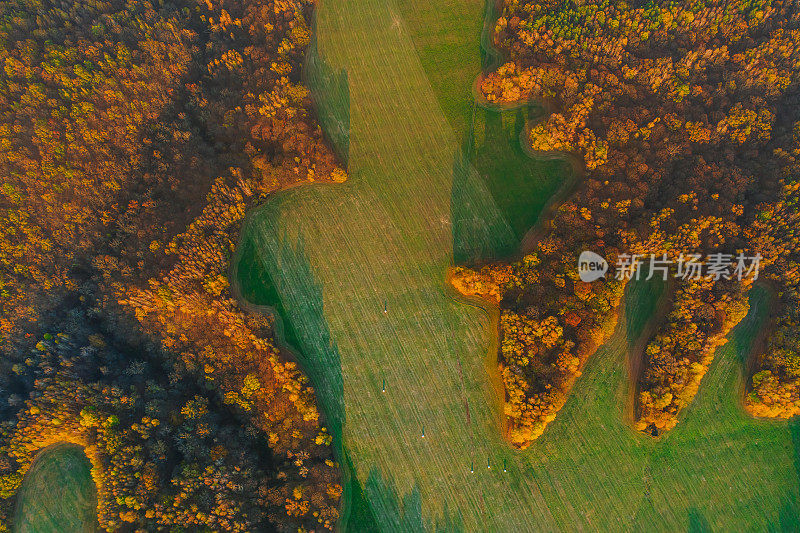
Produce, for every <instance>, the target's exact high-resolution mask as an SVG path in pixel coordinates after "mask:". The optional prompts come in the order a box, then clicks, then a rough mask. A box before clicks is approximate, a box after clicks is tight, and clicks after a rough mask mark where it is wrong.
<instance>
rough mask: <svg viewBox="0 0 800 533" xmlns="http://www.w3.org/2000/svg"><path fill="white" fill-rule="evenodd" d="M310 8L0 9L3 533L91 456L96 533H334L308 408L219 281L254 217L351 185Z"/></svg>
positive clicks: (296, 377)
mask: <svg viewBox="0 0 800 533" xmlns="http://www.w3.org/2000/svg"><path fill="white" fill-rule="evenodd" d="M311 9H312V2H311V1H310V0H269V1H266V2H255V1H252V0H228V1H226V2H224V3H223V2H222V1H218V0H203V1H195V0H176V1H167V2H149V1H146V0H108V1H103V2H100V1H95V0H78V1H74V2H57V1H50V0H44V1H38V0H10V1H8V2H2V3H0V21H1V22H0V64H2V70H0V147H1V149H0V175H1V176H2V185H0V232H2V238H1V239H0V295H1V296H2V298H1V299H0V309H1V311H0V346H1V348H0V349H1V350H2V354H3V357H2V358H1V359H0V419H2V422H1V423H0V530H3V531H6V530H8V529H9V527H11V519H12V515H13V512H14V508H15V504H16V502H15V500H16V494H17V491H18V489H19V487H20V485H21V482H22V479H23V476H24V475H25V473H26V471H27V470H28V469H29V468H30V466H31V463H32V461H33V459H34V457H35V456H36V454H37V453H38V451H39V450H41V449H42V448H45V447H47V446H49V445H52V444H57V443H65V442H66V443H73V444H77V445H79V446H81V447H83V449H84V451H85V453H86V455H87V456H88V458H89V460H90V461H91V464H92V477H93V478H94V481H95V484H96V486H97V495H98V509H97V514H98V521H99V526H100V528H101V529H103V530H108V531H118V530H123V531H134V530H138V531H141V530H149V531H153V530H161V529H170V530H191V531H198V530H225V531H261V530H279V531H290V530H291V531H298V530H315V529H316V530H320V529H333V528H334V527H335V525H336V523H337V521H338V517H339V500H340V496H341V493H342V486H341V483H342V482H341V475H340V471H339V467H338V464H337V463H336V460H335V456H334V453H333V450H332V447H331V440H332V439H331V436H330V434H329V433H328V431H327V430H326V427H325V422H324V419H323V417H322V415H321V413H320V411H319V410H318V408H317V405H316V400H315V397H314V391H313V389H312V388H311V386H310V385H309V383H308V380H307V379H306V377H305V376H303V374H302V373H301V372H300V370H299V368H298V366H297V364H296V363H295V362H294V361H293V360H292V358H291V357H290V356H289V355H288V354H287V353H286V352H284V351H283V350H282V349H281V348H280V347H279V346H278V345H277V343H276V342H275V339H274V336H273V335H274V334H273V330H272V323H271V318H269V317H263V316H261V315H253V314H248V313H246V312H245V311H244V310H243V309H242V308H241V307H240V305H239V304H238V303H237V300H236V299H235V297H234V291H233V289H232V287H231V285H230V283H229V280H228V268H229V263H230V259H231V257H232V254H233V252H234V248H235V243H236V240H237V239H238V235H239V230H240V227H241V224H242V221H243V218H244V214H245V211H246V210H247V209H248V208H249V207H251V206H253V205H255V204H257V203H259V202H261V201H263V199H264V198H265V197H266V196H267V195H268V194H270V193H272V192H274V191H277V190H279V189H282V188H285V187H289V186H292V185H295V184H298V183H308V182H313V181H335V182H341V181H344V180H345V179H346V174H345V171H344V170H343V169H342V168H341V167H340V166H339V165H338V164H337V163H336V159H335V156H334V154H333V152H332V151H331V150H330V149H329V148H328V146H327V145H326V143H325V142H324V141H323V137H322V132H321V129H320V127H319V125H318V124H317V123H316V121H315V120H314V118H313V108H312V102H311V99H310V96H309V92H308V90H307V89H306V88H304V87H303V85H302V84H301V82H300V78H301V76H300V71H301V64H302V61H303V58H304V53H305V49H306V48H307V47H308V45H309V43H310V21H311V15H312V13H311Z"/></svg>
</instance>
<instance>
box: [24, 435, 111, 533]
mask: <svg viewBox="0 0 800 533" xmlns="http://www.w3.org/2000/svg"><path fill="white" fill-rule="evenodd" d="M17 498H18V500H17V502H18V503H17V512H16V516H15V517H14V528H13V530H14V531H16V532H19V533H23V532H31V533H33V532H36V533H49V532H53V533H68V532H78V531H96V530H97V494H96V489H95V486H94V481H93V480H92V476H91V464H90V463H89V459H87V457H86V455H85V454H84V453H83V450H82V449H81V448H80V447H78V446H74V445H71V444H62V445H55V446H51V447H49V448H46V449H45V450H43V451H42V452H40V454H39V456H37V457H36V459H35V460H34V462H33V465H31V468H30V470H28V472H27V473H26V474H25V479H24V481H23V483H22V488H21V489H20V491H19V493H18V495H17Z"/></svg>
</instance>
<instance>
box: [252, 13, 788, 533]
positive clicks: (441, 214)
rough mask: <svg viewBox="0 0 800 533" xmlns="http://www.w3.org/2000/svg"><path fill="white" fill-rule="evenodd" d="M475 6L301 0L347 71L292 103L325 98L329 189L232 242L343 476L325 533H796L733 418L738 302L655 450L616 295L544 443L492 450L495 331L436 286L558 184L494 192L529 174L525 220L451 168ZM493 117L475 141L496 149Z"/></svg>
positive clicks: (769, 466)
mask: <svg viewBox="0 0 800 533" xmlns="http://www.w3.org/2000/svg"><path fill="white" fill-rule="evenodd" d="M483 7H484V6H483V4H482V3H479V2H477V1H474V0H435V1H430V0H428V1H425V2H423V1H422V0H409V1H405V2H402V3H400V4H396V3H395V2H393V1H391V0H359V1H358V2H354V1H352V0H349V1H347V0H324V1H323V2H321V3H320V4H319V6H318V11H317V47H318V53H319V54H320V55H321V56H324V63H325V65H326V68H328V69H329V70H330V72H335V73H341V72H344V73H345V74H346V76H342V75H340V74H337V77H336V79H337V80H341V79H344V78H345V77H346V80H347V87H346V93H347V94H346V98H343V97H342V86H341V83H340V82H337V83H336V84H335V86H336V88H335V90H334V91H331V90H330V89H329V88H328V87H327V86H326V85H325V84H321V85H320V87H312V90H315V92H316V93H317V94H318V96H319V97H320V98H328V97H330V98H331V103H330V107H331V108H332V109H333V111H331V112H326V115H325V118H324V119H323V124H324V125H325V126H326V127H330V124H329V123H328V124H326V121H327V122H330V121H332V120H335V121H336V123H337V131H339V132H341V131H342V128H341V126H340V125H341V124H343V123H345V122H346V124H347V129H348V134H349V135H348V139H347V153H348V159H349V172H350V181H349V182H347V183H345V184H342V185H335V186H327V185H318V186H310V187H305V188H299V189H293V190H290V191H286V192H285V193H282V194H280V195H277V196H276V197H274V198H273V199H271V200H270V201H269V202H268V203H267V204H266V205H264V206H263V207H261V208H259V209H258V210H256V211H254V212H253V213H251V215H250V217H249V219H248V223H247V224H246V226H245V230H244V232H243V243H244V245H243V246H242V247H241V250H242V253H243V255H242V257H241V258H240V259H243V260H240V261H239V273H240V278H239V279H240V281H241V282H242V285H243V287H242V289H243V290H242V292H243V294H245V295H248V296H249V297H250V298H251V299H253V300H255V301H258V302H259V303H273V304H279V305H278V308H279V310H280V311H281V313H282V315H283V318H284V322H285V324H286V325H287V328H285V330H286V331H287V333H289V332H290V335H288V338H289V339H290V340H292V341H293V342H292V344H293V345H294V346H296V347H297V348H298V349H299V352H300V357H301V360H302V362H303V365H304V368H305V370H306V371H307V372H308V374H309V375H310V377H311V379H312V381H313V383H314V386H315V389H316V390H317V393H318V396H319V400H320V403H321V404H322V406H323V409H324V411H325V413H326V415H327V417H328V419H329V423H330V425H331V429H332V430H333V432H334V434H335V435H337V437H338V442H339V444H340V445H341V449H342V453H343V457H345V458H346V459H347V460H348V462H350V463H351V466H352V468H351V469H350V471H351V472H352V473H353V475H355V477H356V479H355V480H354V482H353V483H352V484H351V486H350V493H351V498H350V499H351V500H354V501H359V502H360V503H358V504H357V505H354V506H353V509H352V511H353V512H352V513H350V516H349V519H345V523H344V524H343V526H344V527H345V528H346V529H347V530H351V531H363V530H369V529H370V528H372V527H374V526H375V525H377V526H379V528H380V529H382V530H384V531H418V530H420V529H422V528H426V529H440V530H446V531H451V530H469V531H475V530H488V531H532V530H554V529H571V530H574V529H590V530H594V529H605V530H608V529H612V530H620V529H635V530H642V531H645V530H647V531H649V530H681V529H693V530H703V529H719V530H742V529H761V530H763V529H767V528H771V529H777V530H780V529H791V528H793V527H797V522H796V520H797V519H796V517H797V515H798V512H800V509H798V500H799V499H800V494H799V493H798V471H797V469H796V463H797V462H798V461H800V458H798V455H797V454H798V452H797V451H796V450H797V449H799V448H800V444H797V443H798V442H800V431H798V430H797V429H793V427H790V426H789V425H788V424H786V423H785V422H783V423H782V422H772V421H758V420H752V419H750V418H748V417H747V416H746V415H745V414H744V413H743V411H742V410H741V408H740V394H741V385H742V376H741V368H742V366H741V359H742V358H743V357H745V355H746V353H747V351H748V349H749V340H748V339H752V336H753V334H754V332H755V331H757V329H758V328H759V327H760V323H761V321H762V320H763V317H764V308H765V307H766V305H765V298H766V297H765V295H764V294H763V293H762V292H759V291H755V292H754V294H753V299H752V302H753V311H752V312H751V314H750V315H749V316H748V318H747V319H746V320H745V322H744V323H743V324H742V325H741V326H740V327H739V328H737V330H736V331H735V332H734V333H733V334H732V336H731V342H729V343H728V344H727V345H726V346H725V347H724V348H722V349H721V350H720V352H719V355H718V357H717V360H716V362H715V363H714V365H713V366H712V368H711V370H710V371H709V373H708V374H707V375H706V377H705V379H704V382H703V387H702V389H701V392H700V393H699V394H698V397H697V399H696V401H695V402H694V404H693V405H692V406H691V407H690V408H687V409H686V410H685V413H684V416H683V417H682V421H681V423H680V424H679V426H678V427H677V428H676V429H675V430H673V431H672V432H670V433H669V434H667V435H666V436H665V437H663V438H661V439H659V440H651V439H650V438H648V437H644V436H642V435H639V434H638V433H636V432H634V431H633V430H632V429H631V428H630V426H629V425H628V424H627V422H626V421H625V419H624V416H623V411H624V406H625V404H626V400H627V398H626V396H627V394H628V375H627V366H626V357H627V350H628V346H629V344H631V343H632V342H634V340H635V338H636V337H637V334H638V332H639V331H641V329H642V328H643V327H644V322H645V321H644V320H642V317H646V316H648V315H649V314H650V313H651V312H652V310H653V309H654V307H655V302H656V296H657V294H656V293H657V292H658V291H654V290H653V288H652V287H648V286H638V287H634V288H633V289H632V290H631V291H630V294H629V296H628V298H627V307H628V310H629V313H628V315H629V316H631V317H633V319H632V320H631V322H630V323H628V321H627V320H626V319H625V317H623V318H622V319H621V320H620V324H619V326H618V328H617V331H616V332H615V334H614V336H613V337H612V339H611V340H610V341H609V342H608V343H607V344H606V345H605V346H604V347H603V348H602V349H601V350H600V351H599V352H598V353H597V354H596V355H595V356H594V357H593V358H592V359H591V360H590V362H589V363H588V364H587V367H586V369H585V371H584V374H583V376H582V377H581V378H580V379H579V380H578V383H577V384H576V386H575V389H574V392H573V394H572V396H571V398H570V400H569V401H568V402H567V404H566V405H565V407H564V408H563V409H562V411H561V412H560V413H559V415H558V418H557V419H556V420H555V422H553V423H552V424H551V425H550V426H549V427H548V429H547V431H546V432H545V434H544V435H543V436H542V437H541V438H540V439H539V440H537V441H536V442H535V443H534V444H533V445H532V446H531V447H530V448H529V449H527V450H525V451H524V452H519V451H516V450H514V449H512V448H510V447H509V446H507V445H506V444H505V442H504V441H503V440H502V438H501V433H500V427H501V423H502V413H501V404H502V402H501V398H500V392H499V391H498V390H497V388H496V386H495V384H496V383H497V376H496V368H495V366H496V365H495V360H494V358H495V356H494V354H493V353H492V350H491V347H492V346H493V340H492V337H493V335H492V334H493V331H494V328H495V327H496V326H495V324H493V323H492V321H491V320H490V317H491V314H490V313H488V312H487V311H485V310H483V309H480V308H478V307H474V306H470V305H467V304H466V303H462V302H459V301H457V300H456V299H454V297H453V292H452V291H451V290H450V289H449V288H448V287H447V285H446V284H445V273H446V270H447V268H448V267H449V266H450V265H451V264H452V263H453V260H454V257H456V258H467V259H469V258H478V257H487V256H490V255H492V254H493V253H498V252H499V251H503V250H508V249H510V248H512V247H513V246H514V245H515V243H516V242H517V239H518V236H519V234H520V228H522V227H523V225H524V223H525V222H523V219H524V217H525V216H529V217H534V218H535V215H536V209H540V207H541V205H543V204H544V202H545V201H546V197H545V195H549V194H552V191H554V190H555V189H556V188H557V185H558V179H566V178H565V177H563V176H561V177H560V178H559V177H558V176H555V175H554V173H555V169H556V168H557V167H546V166H542V165H545V164H544V163H538V164H537V163H528V164H530V165H532V166H530V167H528V169H529V171H528V173H527V174H525V173H523V172H522V171H519V174H518V175H515V176H514V178H513V179H515V180H518V181H522V182H524V181H525V180H526V179H528V178H527V177H526V176H529V177H530V179H532V180H538V182H537V183H531V184H526V186H527V187H530V188H529V189H525V193H524V194H537V197H535V198H531V199H530V203H529V204H528V205H527V206H525V205H524V203H521V202H519V201H517V198H509V199H507V200H506V201H505V202H504V201H503V194H502V193H503V190H504V185H503V184H505V183H507V182H505V181H504V177H505V176H506V170H503V169H511V170H514V169H512V168H511V167H514V165H513V164H512V163H510V162H507V161H505V160H499V161H498V160H495V159H494V158H493V157H492V156H487V157H486V159H487V160H488V162H487V164H488V165H489V167H492V166H493V165H494V167H493V168H495V169H497V170H496V172H497V174H495V175H492V176H482V175H481V174H482V173H492V172H495V171H490V170H486V168H487V167H486V166H483V167H482V165H481V163H480V150H479V149H476V151H475V152H474V153H472V154H470V153H465V152H466V151H465V150H464V148H463V147H464V143H465V138H466V139H470V132H479V131H487V129H486V128H480V127H472V120H473V117H476V116H477V115H478V113H475V112H474V111H473V110H472V107H471V103H470V102H471V100H470V98H471V84H472V81H473V79H474V76H475V75H477V74H478V72H479V68H480V53H479V49H478V37H479V31H480V26H481V23H480V17H481V16H482V13H483ZM439 54H441V57H442V59H441V60H438V61H437V59H436V58H437V57H438V55H439ZM312 79H314V78H313V77H312ZM334 100H335V101H334ZM343 102H346V103H347V106H346V109H345V108H344V105H343ZM507 119H508V120H507ZM513 119H514V115H513V114H512V115H511V116H510V117H504V118H503V120H502V121H501V126H502V127H500V128H499V129H497V128H495V129H494V130H493V131H496V132H498V133H497V135H498V136H499V137H503V136H505V137H506V138H507V139H512V137H513V135H514V131H513V127H514V120H513ZM484 120H485V119H484ZM489 122H490V120H486V121H485V123H487V124H488V123H489ZM490 131H492V130H491V128H490ZM332 137H335V138H339V137H341V135H340V134H337V135H335V136H332ZM484 141H486V142H484ZM487 142H488V143H489V146H488V147H487V148H486V149H487V150H491V149H492V148H491V142H493V141H491V138H490V136H489V135H486V136H485V137H482V138H481V139H478V140H477V141H476V142H475V146H476V147H480V146H482V145H486V144H487ZM509 142H511V141H509ZM508 146H510V147H511V149H513V144H509V145H508ZM495 150H496V153H498V154H502V152H503V150H504V149H503V148H495ZM498 157H500V158H501V159H502V158H503V157H505V156H502V155H501V156H498ZM537 165H538V166H537ZM476 167H477V170H476ZM482 169H483V170H482ZM492 183H495V184H500V185H497V186H493V185H492ZM505 190H513V189H512V188H510V187H506V188H505ZM536 191H539V192H536ZM538 194H541V195H543V196H541V197H540V196H538ZM517 196H518V197H520V196H523V195H522V194H520V195H517ZM512 200H513V201H512ZM537 206H539V207H537ZM248 246H249V247H250V248H249V249H248ZM248 250H249V251H248ZM384 307H385V308H386V310H387V312H386V313H384ZM384 382H385V383H386V392H382V385H383V383H384ZM423 434H424V438H423ZM504 467H505V468H504ZM504 470H505V471H504ZM473 471H474V472H473ZM359 491H362V493H360V494H359ZM353 493H355V494H353ZM346 514H347V513H346Z"/></svg>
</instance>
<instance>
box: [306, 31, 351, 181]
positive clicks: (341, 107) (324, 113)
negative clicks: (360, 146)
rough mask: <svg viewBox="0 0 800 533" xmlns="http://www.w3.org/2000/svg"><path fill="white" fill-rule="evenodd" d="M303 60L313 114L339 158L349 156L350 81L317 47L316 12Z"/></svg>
mask: <svg viewBox="0 0 800 533" xmlns="http://www.w3.org/2000/svg"><path fill="white" fill-rule="evenodd" d="M311 35H312V37H311V44H310V45H309V47H308V52H307V54H306V61H305V63H304V70H303V81H304V84H305V86H306V87H308V88H309V90H310V91H311V97H312V99H313V100H314V105H315V108H316V118H317V121H318V122H319V124H320V126H322V131H323V132H324V134H325V137H326V138H327V140H328V142H329V143H330V144H331V146H332V147H333V149H334V151H335V152H336V155H337V157H338V158H339V161H340V162H341V163H342V164H343V165H344V166H345V168H347V165H348V162H349V160H350V85H349V83H348V78H347V71H346V70H345V69H339V70H336V69H335V68H334V67H333V66H331V65H330V64H329V63H328V62H327V61H326V60H325V57H324V56H323V55H322V53H321V52H320V51H319V46H318V43H317V28H316V16H315V17H314V28H313V31H312V33H311Z"/></svg>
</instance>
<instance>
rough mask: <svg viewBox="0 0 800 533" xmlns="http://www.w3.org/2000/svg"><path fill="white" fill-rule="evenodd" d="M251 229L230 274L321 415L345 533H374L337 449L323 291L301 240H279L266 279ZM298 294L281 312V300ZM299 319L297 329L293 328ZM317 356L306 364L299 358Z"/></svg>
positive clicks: (334, 362)
mask: <svg viewBox="0 0 800 533" xmlns="http://www.w3.org/2000/svg"><path fill="white" fill-rule="evenodd" d="M257 231H258V229H257V228H248V230H247V231H246V232H244V233H243V239H242V243H241V245H240V246H241V251H240V254H239V259H238V263H237V269H236V275H237V279H238V284H239V292H240V294H241V297H242V298H243V299H244V300H246V301H247V302H249V303H250V304H253V305H256V306H263V307H265V308H270V309H269V311H270V312H272V314H273V316H274V319H275V334H276V337H277V338H278V340H279V341H280V342H281V343H282V344H284V345H285V347H287V348H288V349H290V350H291V351H292V352H293V354H294V356H295V357H296V358H297V359H298V361H299V362H300V363H301V365H302V367H303V370H304V372H305V373H306V375H308V376H309V378H310V379H311V382H312V383H313V385H314V390H315V391H316V394H317V398H318V405H319V406H320V409H321V410H323V412H324V414H325V418H326V423H327V426H328V429H329V431H330V433H331V435H333V437H334V445H335V446H336V452H337V456H338V457H339V463H340V465H341V466H342V470H343V472H342V475H343V482H344V495H343V498H344V502H345V506H346V508H345V509H344V515H343V516H344V518H343V520H342V527H343V529H344V530H346V531H364V532H369V531H378V526H377V523H376V520H375V515H374V513H373V511H372V509H371V507H370V504H369V501H368V499H367V498H365V497H364V491H363V488H362V487H361V485H360V483H359V481H358V477H357V476H356V473H355V470H354V469H353V464H352V461H351V460H350V457H349V455H348V453H347V450H346V449H345V448H344V447H343V445H342V442H343V441H342V430H343V427H344V424H345V417H346V414H345V408H344V384H343V383H344V382H343V379H342V366H341V359H340V356H339V349H338V347H337V345H336V341H335V340H334V339H333V338H332V336H331V333H330V328H329V327H328V323H327V320H326V319H325V315H324V301H323V286H322V284H321V283H320V282H319V281H317V279H316V276H315V275H314V272H313V268H312V266H311V263H310V262H309V260H308V257H307V256H306V253H305V247H304V243H303V238H302V236H299V237H298V238H297V240H296V241H295V242H292V240H291V239H289V238H288V237H287V236H286V235H284V236H283V238H282V240H281V243H280V246H279V247H278V249H277V251H276V252H275V256H276V257H274V262H273V265H274V267H275V268H276V269H278V272H281V274H283V275H281V276H279V277H277V278H276V277H275V276H273V275H271V274H270V271H269V270H268V268H267V266H266V264H265V260H264V258H263V257H262V256H260V255H259V254H258V249H259V248H258V246H257V244H256V242H255V233H256V232H257ZM287 294H295V295H297V294H300V295H302V297H301V298H294V300H295V303H294V305H292V306H291V309H290V310H287V308H286V305H285V302H284V299H283V298H282V296H281V295H287ZM299 317H302V321H303V323H302V324H299V323H297V320H299ZM320 351H321V352H322V353H318V356H317V357H315V358H313V359H309V358H308V357H307V356H306V355H305V354H308V353H314V352H320Z"/></svg>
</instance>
